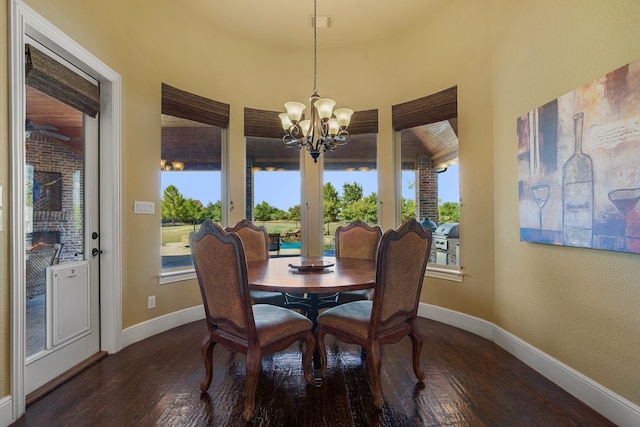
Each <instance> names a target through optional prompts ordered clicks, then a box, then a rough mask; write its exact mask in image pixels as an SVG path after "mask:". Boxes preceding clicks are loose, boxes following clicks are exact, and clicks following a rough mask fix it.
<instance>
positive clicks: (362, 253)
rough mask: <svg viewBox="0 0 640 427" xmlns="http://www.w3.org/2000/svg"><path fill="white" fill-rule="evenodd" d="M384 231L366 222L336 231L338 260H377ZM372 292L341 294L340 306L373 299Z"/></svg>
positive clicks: (362, 291)
mask: <svg viewBox="0 0 640 427" xmlns="http://www.w3.org/2000/svg"><path fill="white" fill-rule="evenodd" d="M380 237H382V229H380V227H378V226H377V225H376V226H375V227H371V226H370V225H369V224H367V223H366V222H364V221H361V220H356V221H354V222H352V223H350V224H348V225H346V226H340V227H338V228H337V229H336V235H335V246H336V258H357V259H370V260H375V259H376V253H377V251H378V243H379V242H380ZM371 294H372V290H371V289H364V290H361V291H348V292H341V293H340V294H339V295H338V304H344V303H347V302H351V301H360V300H368V299H371Z"/></svg>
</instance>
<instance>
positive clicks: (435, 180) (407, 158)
mask: <svg viewBox="0 0 640 427" xmlns="http://www.w3.org/2000/svg"><path fill="white" fill-rule="evenodd" d="M393 126H394V129H395V130H396V131H398V134H399V140H400V152H401V154H400V157H401V169H402V205H401V209H402V220H403V221H404V220H407V219H409V218H413V217H415V218H417V219H418V220H420V221H421V222H422V223H423V226H427V227H429V228H431V229H432V231H434V241H433V245H432V249H431V254H430V259H429V268H430V269H432V270H433V269H441V268H443V267H444V269H451V270H454V271H456V270H457V271H459V269H460V268H459V266H460V246H461V240H460V233H459V224H460V210H459V206H460V204H459V199H460V198H459V183H458V136H457V88H456V87H452V88H450V89H446V90H444V91H442V92H438V93H436V94H434V95H430V96H427V97H424V98H420V99H417V100H414V101H409V102H407V103H404V104H399V105H395V106H393ZM429 268H428V269H429Z"/></svg>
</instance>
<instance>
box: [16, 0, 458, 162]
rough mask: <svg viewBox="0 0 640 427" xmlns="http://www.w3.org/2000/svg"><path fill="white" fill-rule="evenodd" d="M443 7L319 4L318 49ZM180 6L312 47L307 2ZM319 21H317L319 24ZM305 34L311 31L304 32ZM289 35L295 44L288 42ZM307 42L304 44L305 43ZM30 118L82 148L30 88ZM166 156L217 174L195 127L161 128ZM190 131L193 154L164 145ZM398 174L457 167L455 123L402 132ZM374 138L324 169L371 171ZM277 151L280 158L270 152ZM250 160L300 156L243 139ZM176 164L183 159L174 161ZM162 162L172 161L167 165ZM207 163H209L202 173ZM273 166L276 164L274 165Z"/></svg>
mask: <svg viewBox="0 0 640 427" xmlns="http://www.w3.org/2000/svg"><path fill="white" fill-rule="evenodd" d="M445 3H446V0H402V1H401V2H395V3H394V5H393V7H389V3H388V1H387V0H347V1H345V0H318V6H317V7H318V16H319V17H320V16H322V15H330V16H332V19H333V24H334V25H333V27H332V28H330V29H323V30H319V31H318V44H319V45H322V46H323V47H330V46H337V45H338V44H340V43H342V44H344V41H345V40H347V41H348V43H349V44H361V43H370V42H375V41H376V40H380V39H384V38H388V37H391V36H393V35H394V34H397V33H400V32H402V31H403V29H404V28H407V27H411V26H412V25H418V24H419V23H420V21H421V19H423V18H424V17H426V16H428V15H429V14H431V13H433V12H434V11H436V10H437V9H438V8H439V7H441V6H442V5H443V4H445ZM181 5H182V6H183V7H184V8H187V9H188V10H189V9H191V10H193V11H194V14H195V13H197V14H199V15H200V16H206V17H207V18H206V19H207V20H209V21H210V22H211V25H212V27H215V28H218V29H222V30H223V31H226V30H228V31H229V32H233V33H234V34H241V37H243V38H246V39H247V40H250V41H254V42H258V41H259V42H260V43H271V44H277V45H285V46H301V47H311V46H312V33H311V26H310V17H311V16H312V15H313V2H312V1H311V0H305V1H302V0H270V1H268V2H266V1H264V0H242V1H234V2H223V1H211V0H181ZM319 21H320V19H319ZM307 31H308V32H307ZM291 34H294V35H296V37H291ZM307 35H308V37H307ZM26 112H27V119H28V120H31V121H32V122H34V123H35V124H37V125H50V126H54V127H55V128H56V129H57V130H56V131H54V132H55V133H59V134H62V135H66V136H68V137H69V138H70V139H69V140H68V141H62V140H56V139H55V138H54V139H53V140H54V141H56V142H58V143H60V144H63V145H65V146H67V147H69V148H71V149H73V150H76V151H77V150H81V149H82V143H83V141H82V135H81V126H82V115H81V114H80V113H79V112H77V111H76V110H74V109H73V108H71V107H68V106H66V105H65V104H63V103H61V102H58V101H56V100H54V99H53V98H50V97H48V96H46V95H43V94H42V93H41V92H39V91H37V90H35V89H33V88H30V87H27V111H26ZM162 126H163V147H164V146H166V147H167V150H165V149H164V148H163V154H162V155H163V157H168V156H171V157H174V156H175V157H174V158H173V160H174V161H183V162H185V163H194V164H196V163H198V164H199V166H198V167H197V168H198V169H203V168H205V169H208V168H211V167H213V168H216V169H219V158H215V157H216V156H215V155H214V156H208V157H206V156H204V155H203V153H204V152H206V149H207V147H206V146H209V144H210V142H208V143H207V142H206V140H207V139H208V140H209V141H211V138H212V133H211V129H210V128H209V129H208V127H201V126H197V125H194V124H193V122H189V121H184V120H181V119H178V120H166V118H165V119H163V121H162ZM172 127H182V128H184V127H190V128H192V129H190V130H188V131H187V130H185V129H182V132H189V138H188V139H187V141H188V142H189V143H190V144H192V145H193V143H194V141H199V140H202V141H203V142H202V144H205V145H206V146H198V147H197V148H196V149H194V150H184V148H183V147H180V145H181V144H180V141H179V140H176V139H175V137H174V138H172V139H171V140H168V139H166V138H167V137H166V135H169V134H175V133H170V132H165V130H166V128H172ZM215 135H217V137H215V136H214V137H213V138H214V139H217V141H216V142H215V143H217V144H219V143H220V140H219V139H220V136H219V135H220V134H219V132H217V133H215ZM401 138H402V144H403V145H402V147H403V149H402V158H403V159H402V162H403V168H407V167H410V165H411V164H412V162H413V161H414V160H415V158H416V157H417V156H419V155H427V156H429V157H431V158H432V159H434V166H437V165H438V164H439V163H440V162H443V163H444V162H448V163H449V164H451V163H454V162H456V161H457V157H458V138H457V118H456V119H453V120H450V121H445V122H439V123H434V124H430V125H426V126H420V127H417V128H413V129H410V130H405V131H403V132H402V133H401ZM376 143H377V137H376V135H375V134H373V135H372V134H367V135H354V136H353V137H352V140H351V142H350V143H349V144H348V145H347V146H343V147H339V148H338V149H337V150H336V151H334V152H331V153H329V154H328V155H327V156H325V168H326V169H342V170H344V169H346V168H351V167H356V169H357V168H358V167H372V168H375V165H376V161H375V160H376V152H377V150H376ZM274 151H277V153H278V154H277V156H276V157H277V158H274V156H273V153H274ZM247 153H248V154H251V155H252V157H253V158H254V162H255V164H256V165H257V166H261V167H265V166H268V167H285V168H287V169H290V168H291V167H292V165H294V164H295V165H296V166H295V167H298V166H297V159H298V153H297V150H294V149H286V148H284V147H282V145H281V144H280V140H279V139H267V138H247ZM178 157H180V158H178ZM167 160H171V158H168V159H167ZM207 162H210V163H212V164H211V165H209V166H206V165H204V164H206V163H207ZM276 163H277V164H276Z"/></svg>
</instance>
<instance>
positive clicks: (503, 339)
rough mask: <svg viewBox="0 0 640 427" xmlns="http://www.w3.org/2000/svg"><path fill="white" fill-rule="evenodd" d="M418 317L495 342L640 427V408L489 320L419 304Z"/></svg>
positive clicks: (619, 420)
mask: <svg viewBox="0 0 640 427" xmlns="http://www.w3.org/2000/svg"><path fill="white" fill-rule="evenodd" d="M418 315H419V316H420V317H424V318H427V319H432V320H436V321H438V322H442V323H445V324H447V325H451V326H455V327H456V328H460V329H462V330H465V331H468V332H471V333H473V334H476V335H479V336H481V337H483V338H486V339H488V340H490V341H493V342H494V343H496V344H497V345H499V346H500V347H502V348H503V349H505V350H506V351H508V352H509V353H511V354H512V355H513V356H515V357H516V358H517V359H519V360H521V361H522V362H523V363H525V364H526V365H528V366H529V367H531V368H533V369H534V370H536V371H537V372H539V373H540V374H541V375H543V376H544V377H546V378H548V379H549V380H551V381H552V382H553V383H554V384H556V385H558V386H559V387H561V388H562V389H564V390H565V391H567V392H568V393H569V394H571V395H573V396H574V397H575V398H576V399H578V400H580V401H582V402H584V403H585V404H587V405H588V406H590V407H591V408H593V409H594V410H595V411H597V412H598V413H600V414H602V415H603V416H604V417H606V418H608V419H609V420H610V421H612V422H613V423H615V424H617V425H619V426H622V427H626V426H629V427H632V426H640V406H638V405H635V404H634V403H632V402H630V401H629V400H627V399H625V398H624V397H622V396H619V395H617V394H616V393H614V392H613V391H611V390H609V389H607V388H606V387H604V386H602V385H600V384H598V383H597V382H595V381H593V380H592V379H590V378H588V377H586V376H585V375H583V374H581V373H580V372H578V371H576V370H575V369H572V368H571V367H569V366H567V365H565V364H564V363H562V362H560V361H559V360H557V359H555V358H553V357H551V356H549V355H548V354H546V353H544V352H543V351H540V350H539V349H537V348H535V347H533V346H532V345H530V344H529V343H527V342H525V341H523V340H521V339H520V338H518V337H516V336H514V335H513V334H511V333H509V332H508V331H505V330H504V329H502V328H500V327H499V326H497V325H495V324H493V323H491V322H487V321H486V320H482V319H479V318H477V317H473V316H469V315H467V314H463V313H459V312H456V311H453V310H448V309H446V308H442V307H437V306H434V305H430V304H424V303H420V306H419V307H418Z"/></svg>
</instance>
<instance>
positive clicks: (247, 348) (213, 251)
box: [189, 220, 315, 421]
mask: <svg viewBox="0 0 640 427" xmlns="http://www.w3.org/2000/svg"><path fill="white" fill-rule="evenodd" d="M189 245H190V247H191V256H192V258H193V264H194V266H195V270H196V275H197V277H198V283H199V285H200V291H201V293H202V300H203V303H204V309H205V314H206V320H207V327H208V334H207V335H206V336H205V338H204V340H203V342H202V350H201V351H202V358H203V360H204V366H205V379H204V380H203V381H202V383H201V384H200V390H202V391H203V392H206V391H207V390H208V388H209V386H210V385H211V381H212V375H213V348H214V346H215V345H216V344H217V343H220V344H222V345H223V346H224V347H225V348H226V349H228V350H229V351H232V352H241V353H244V354H245V355H246V358H247V362H246V389H247V391H246V398H245V405H244V411H243V418H244V419H245V420H246V421H249V420H251V418H252V417H253V413H254V410H255V392H256V386H257V381H258V376H259V373H260V367H261V361H262V356H263V355H265V354H269V353H273V352H277V351H282V350H284V349H286V348H287V347H289V346H290V345H292V344H293V343H295V342H296V341H301V340H304V342H305V347H304V353H303V357H302V363H303V372H304V378H305V380H306V381H307V382H311V381H312V380H313V374H312V373H311V369H310V362H311V358H312V355H313V352H314V349H315V336H314V334H313V330H312V328H313V323H312V322H311V321H310V320H309V319H307V318H306V317H304V316H303V315H301V314H299V313H296V312H295V311H293V310H289V309H287V308H284V307H278V306H275V305H270V304H252V302H251V298H250V296H249V283H248V279H247V262H246V257H245V252H244V246H243V244H242V241H241V240H240V237H239V236H238V235H237V234H236V233H234V232H231V233H227V232H225V231H224V229H223V228H222V227H220V226H219V225H218V224H216V223H214V222H213V221H211V220H206V221H205V222H204V223H203V224H202V226H201V227H200V229H199V230H198V231H197V232H192V233H191V234H190V235H189Z"/></svg>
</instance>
